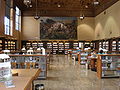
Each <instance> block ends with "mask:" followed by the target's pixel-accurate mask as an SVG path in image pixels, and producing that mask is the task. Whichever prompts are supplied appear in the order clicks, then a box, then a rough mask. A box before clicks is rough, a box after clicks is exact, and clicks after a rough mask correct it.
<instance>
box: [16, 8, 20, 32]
mask: <svg viewBox="0 0 120 90" xmlns="http://www.w3.org/2000/svg"><path fill="white" fill-rule="evenodd" d="M20 14H21V12H20V9H19V8H18V7H16V15H15V16H16V18H15V27H16V30H20V29H21V15H20Z"/></svg>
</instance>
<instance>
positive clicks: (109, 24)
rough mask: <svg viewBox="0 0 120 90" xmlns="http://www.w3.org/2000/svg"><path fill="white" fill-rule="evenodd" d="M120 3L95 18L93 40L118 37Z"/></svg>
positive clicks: (119, 30)
mask: <svg viewBox="0 0 120 90" xmlns="http://www.w3.org/2000/svg"><path fill="white" fill-rule="evenodd" d="M119 8H120V1H118V2H117V3H115V4H114V5H112V6H111V7H109V8H108V9H106V10H105V11H103V12H102V13H100V14H99V15H98V16H96V17H95V39H104V38H112V37H118V36H120V10H119ZM105 13H106V14H105Z"/></svg>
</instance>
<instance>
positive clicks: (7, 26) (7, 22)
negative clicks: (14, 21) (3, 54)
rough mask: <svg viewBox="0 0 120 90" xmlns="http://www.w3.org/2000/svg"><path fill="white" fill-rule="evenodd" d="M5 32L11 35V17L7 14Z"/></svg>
mask: <svg viewBox="0 0 120 90" xmlns="http://www.w3.org/2000/svg"><path fill="white" fill-rule="evenodd" d="M4 26H5V34H6V35H10V19H9V18H8V17H6V16H5V18H4Z"/></svg>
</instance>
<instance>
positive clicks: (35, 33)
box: [22, 17, 40, 40]
mask: <svg viewBox="0 0 120 90" xmlns="http://www.w3.org/2000/svg"><path fill="white" fill-rule="evenodd" d="M39 28H40V21H39V20H35V19H34V17H23V18H22V40H37V39H38V40H39V37H40V32H39Z"/></svg>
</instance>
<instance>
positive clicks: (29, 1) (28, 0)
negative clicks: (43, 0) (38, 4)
mask: <svg viewBox="0 0 120 90" xmlns="http://www.w3.org/2000/svg"><path fill="white" fill-rule="evenodd" d="M23 3H24V4H25V5H26V6H27V7H29V6H30V5H31V3H32V1H31V0H24V1H23Z"/></svg>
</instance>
